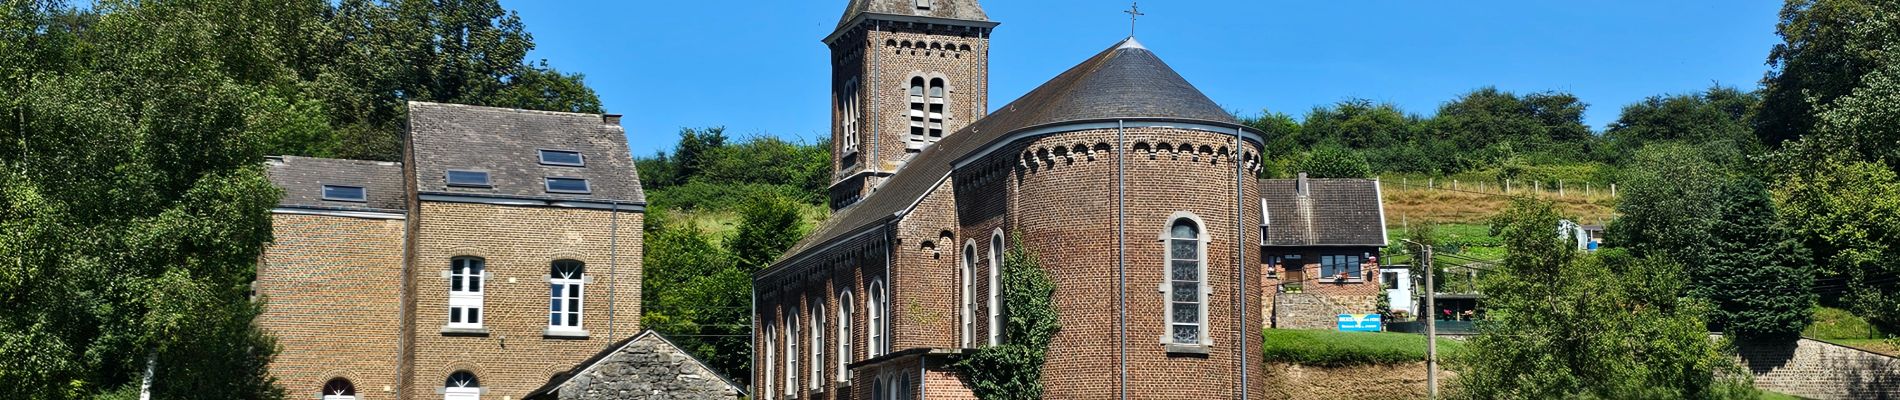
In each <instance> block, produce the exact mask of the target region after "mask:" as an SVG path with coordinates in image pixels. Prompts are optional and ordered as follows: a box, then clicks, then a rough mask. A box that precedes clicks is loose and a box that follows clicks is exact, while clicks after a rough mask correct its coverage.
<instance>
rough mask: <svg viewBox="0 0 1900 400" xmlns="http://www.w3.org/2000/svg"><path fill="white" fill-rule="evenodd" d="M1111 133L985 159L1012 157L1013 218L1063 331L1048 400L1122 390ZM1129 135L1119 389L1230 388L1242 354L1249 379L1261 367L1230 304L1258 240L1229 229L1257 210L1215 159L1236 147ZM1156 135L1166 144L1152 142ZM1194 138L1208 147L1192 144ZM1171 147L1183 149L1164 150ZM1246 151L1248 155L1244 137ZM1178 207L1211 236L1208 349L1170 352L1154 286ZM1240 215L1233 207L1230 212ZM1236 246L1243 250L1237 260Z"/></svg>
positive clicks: (1235, 301) (1253, 387)
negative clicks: (1052, 291) (1045, 277)
mask: <svg viewBox="0 0 1900 400" xmlns="http://www.w3.org/2000/svg"><path fill="white" fill-rule="evenodd" d="M1116 134H1117V132H1116V130H1114V129H1104V130H1086V131H1077V132H1069V133H1061V134H1055V135H1050V136H1045V137H1040V138H1037V139H1035V140H1033V141H1031V142H1028V143H1026V144H1024V145H1021V147H1019V148H1016V149H1015V150H1014V151H1011V152H999V153H993V154H991V155H990V156H989V157H996V158H1001V159H1004V160H1010V162H1011V163H1012V164H1013V163H1016V162H1017V161H1016V160H1021V161H1020V162H1021V166H1019V167H1016V169H1015V170H1013V171H1012V172H1011V175H1010V177H1009V178H1007V179H1006V181H1007V182H1009V183H1010V185H1011V187H1012V188H1011V189H1010V190H1008V191H1007V193H1009V196H1010V198H1009V201H1008V207H1009V209H1010V217H1009V218H1010V223H1011V225H1012V226H1013V227H1014V228H1015V230H1017V231H1020V232H1021V234H1020V236H1022V238H1023V240H1024V242H1025V244H1026V245H1027V246H1028V247H1029V248H1030V249H1031V250H1033V251H1035V252H1036V253H1037V254H1039V255H1040V256H1041V258H1042V262H1043V266H1044V267H1045V268H1048V269H1049V271H1050V273H1051V278H1052V279H1053V280H1054V281H1055V284H1056V296H1055V297H1056V307H1057V311H1058V312H1059V313H1060V318H1061V323H1062V331H1061V332H1060V333H1059V334H1058V335H1057V336H1056V338H1055V340H1054V342H1053V344H1052V345H1051V349H1050V354H1051V357H1050V358H1049V361H1048V365H1047V366H1046V367H1045V371H1047V375H1045V377H1044V384H1045V388H1046V390H1047V391H1046V392H1045V395H1046V396H1048V397H1050V398H1105V397H1112V396H1114V395H1115V394H1116V393H1117V391H1118V389H1119V388H1120V382H1119V381H1118V378H1119V374H1120V373H1121V371H1120V369H1119V368H1118V366H1119V365H1120V364H1121V363H1120V360H1119V357H1120V352H1121V348H1120V347H1119V344H1118V343H1117V342H1118V341H1117V340H1116V338H1117V337H1118V335H1119V334H1120V332H1119V325H1118V322H1119V321H1118V315H1117V312H1116V311H1117V310H1118V309H1119V308H1120V307H1119V304H1118V292H1119V290H1118V289H1119V287H1118V285H1120V284H1121V283H1120V282H1119V281H1118V271H1117V259H1118V258H1117V254H1116V252H1117V251H1118V249H1119V248H1120V247H1121V246H1118V242H1117V235H1116V222H1117V221H1116V220H1117V214H1118V211H1119V210H1118V209H1117V206H1116V200H1115V199H1116V198H1117V189H1116V187H1117V180H1116V175H1117V168H1116V157H1117V154H1116V152H1115V149H1114V148H1115V146H1116V142H1117V139H1116ZM1126 136H1127V139H1126V140H1127V143H1130V144H1131V147H1130V150H1129V152H1128V154H1127V156H1128V157H1127V160H1126V166H1125V170H1126V173H1127V176H1126V186H1127V188H1126V198H1127V207H1126V210H1127V213H1126V221H1127V227H1128V228H1127V237H1126V240H1127V242H1126V243H1123V244H1124V245H1125V246H1126V249H1127V255H1126V260H1127V264H1126V266H1127V269H1126V286H1125V287H1126V289H1127V296H1128V297H1127V301H1128V303H1127V305H1128V308H1127V310H1128V321H1127V347H1126V350H1127V365H1126V373H1127V384H1128V387H1127V393H1128V394H1129V395H1130V396H1133V397H1155V398H1228V397H1237V396H1236V394H1237V393H1236V392H1235V391H1236V390H1238V389H1239V387H1240V383H1239V379H1240V366H1241V365H1240V363H1242V362H1246V363H1248V367H1247V368H1248V369H1249V370H1250V371H1253V373H1254V375H1255V376H1256V377H1257V375H1258V372H1259V371H1261V368H1262V365H1261V364H1260V358H1259V357H1258V351H1259V348H1260V347H1259V346H1260V344H1261V342H1260V335H1259V334H1258V332H1259V329H1260V325H1259V320H1258V319H1256V318H1251V317H1242V315H1243V314H1241V313H1240V310H1239V309H1240V308H1241V306H1242V304H1245V303H1248V302H1249V300H1246V299H1248V298H1255V297H1253V296H1257V294H1253V293H1250V294H1249V295H1248V296H1247V297H1242V296H1241V294H1240V293H1239V291H1240V290H1241V289H1242V287H1243V286H1249V287H1246V288H1245V289H1246V290H1248V291H1250V292H1251V291H1253V290H1255V288H1254V287H1251V286H1252V284H1253V283H1254V281H1252V280H1250V279H1247V277H1253V276H1258V275H1259V274H1260V271H1259V270H1258V269H1257V268H1258V267H1259V265H1260V264H1259V253H1258V251H1257V250H1258V247H1256V246H1255V245H1254V243H1255V242H1254V241H1253V240H1255V239H1253V237H1254V236H1248V238H1247V239H1245V240H1243V239H1241V238H1238V237H1237V234H1239V233H1241V232H1242V230H1244V231H1246V232H1252V231H1254V230H1256V229H1257V228H1256V227H1257V226H1258V225H1259V218H1260V216H1259V214H1258V213H1259V207H1258V201H1257V200H1254V201H1242V202H1241V203H1242V204H1236V201H1239V200H1237V197H1236V193H1235V184H1234V177H1235V173H1236V171H1235V165H1234V164H1233V162H1232V160H1231V159H1230V158H1227V157H1217V156H1216V155H1217V154H1221V153H1223V152H1224V151H1225V150H1227V149H1231V148H1233V147H1234V146H1235V144H1234V143H1233V141H1232V140H1233V139H1232V138H1231V136H1225V135H1220V134H1215V133H1209V132H1202V131H1192V130H1182V129H1172V128H1131V129H1128V130H1127V132H1126ZM1163 143H1166V144H1167V145H1166V146H1165V147H1166V148H1168V149H1169V150H1166V151H1163V150H1160V149H1161V148H1163V146H1162V144H1163ZM1203 146H1205V148H1206V150H1208V151H1206V152H1203V151H1202V148H1203ZM1181 148H1185V149H1188V150H1187V151H1178V150H1175V149H1181ZM1243 148H1244V149H1245V150H1246V151H1249V152H1253V151H1257V147H1255V146H1254V145H1252V144H1248V145H1246V146H1245V147H1243ZM1241 189H1243V190H1245V192H1243V193H1240V194H1239V196H1240V198H1245V199H1258V198H1259V192H1258V187H1257V181H1255V180H1253V179H1245V180H1243V182H1242V183H1241ZM1237 207H1238V210H1236V208H1237ZM1177 212H1189V213H1192V214H1193V215H1195V216H1197V217H1198V218H1199V219H1200V221H1201V222H1202V223H1203V226H1202V230H1203V232H1204V234H1205V236H1206V237H1207V238H1208V242H1207V245H1206V257H1207V262H1208V263H1207V267H1206V269H1207V275H1206V277H1205V279H1206V281H1207V284H1208V287H1209V288H1210V292H1209V293H1208V295H1207V299H1208V305H1207V307H1208V312H1207V315H1208V319H1207V321H1206V322H1207V325H1206V329H1207V332H1208V334H1209V335H1210V338H1211V340H1212V342H1213V345H1212V346H1211V347H1210V348H1209V349H1208V351H1207V353H1208V354H1205V355H1179V354H1173V355H1171V354H1169V353H1167V352H1166V351H1165V348H1164V346H1163V345H1162V342H1161V338H1162V337H1163V336H1164V333H1165V332H1166V321H1164V319H1165V317H1164V315H1165V314H1164V312H1163V309H1164V301H1163V297H1162V293H1161V292H1159V291H1158V290H1157V288H1158V287H1160V285H1161V284H1162V283H1163V279H1165V277H1166V275H1165V267H1164V262H1163V255H1164V247H1163V246H1164V243H1163V242H1162V241H1161V240H1160V237H1161V235H1162V234H1163V233H1164V232H1166V230H1167V227H1168V226H1169V224H1170V222H1171V219H1170V217H1171V216H1172V215H1175V214H1176V213H1177ZM1237 212H1239V213H1242V215H1240V216H1239V218H1240V220H1239V221H1236V220H1235V218H1236V217H1237V216H1236V213H1237ZM1237 229H1240V230H1237ZM1237 245H1239V246H1244V247H1242V248H1241V249H1243V250H1244V251H1245V252H1246V258H1245V259H1244V260H1241V261H1240V262H1239V263H1238V264H1236V262H1235V257H1236V254H1235V250H1236V246H1237ZM1243 282H1245V284H1243ZM1248 306H1249V308H1251V304H1248ZM1244 315H1248V316H1251V315H1254V314H1252V313H1251V312H1249V313H1247V314H1244ZM1242 340H1245V341H1247V346H1246V348H1247V349H1246V350H1245V351H1242V350H1241V349H1240V346H1239V344H1240V341H1242ZM1263 382H1264V381H1262V380H1260V379H1252V380H1251V381H1250V382H1249V387H1248V388H1247V390H1249V391H1250V392H1252V394H1253V395H1255V396H1259V395H1263V394H1264V388H1265V387H1264V385H1262V383H1263Z"/></svg>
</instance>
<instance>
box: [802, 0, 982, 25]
mask: <svg viewBox="0 0 1900 400" xmlns="http://www.w3.org/2000/svg"><path fill="white" fill-rule="evenodd" d="M865 13H870V14H885V15H900V16H914V17H931V18H943V19H960V20H965V21H985V22H987V21H989V20H990V17H989V15H988V14H985V13H983V6H982V5H979V4H977V0H931V4H930V9H929V10H920V9H917V0H851V4H850V5H847V6H845V9H844V18H841V19H839V20H838V27H839V28H844V27H845V24H849V23H851V20H852V19H855V18H857V17H858V15H860V14H865Z"/></svg>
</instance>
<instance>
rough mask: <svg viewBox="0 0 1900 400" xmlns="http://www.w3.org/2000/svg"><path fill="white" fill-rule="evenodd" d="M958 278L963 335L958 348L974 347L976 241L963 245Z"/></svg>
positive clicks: (958, 266)
mask: <svg viewBox="0 0 1900 400" xmlns="http://www.w3.org/2000/svg"><path fill="white" fill-rule="evenodd" d="M957 272H958V274H957V275H958V277H960V278H962V286H961V289H962V290H961V292H962V295H963V296H962V300H963V302H962V303H960V304H962V306H963V307H962V311H963V313H962V314H961V315H962V316H963V319H962V322H963V325H962V327H963V330H962V331H961V332H962V333H963V335H962V336H960V339H959V340H960V341H959V342H958V343H960V346H962V347H965V348H969V347H976V241H974V240H972V241H970V242H969V243H967V244H964V245H963V258H962V259H961V262H960V263H958V264H957Z"/></svg>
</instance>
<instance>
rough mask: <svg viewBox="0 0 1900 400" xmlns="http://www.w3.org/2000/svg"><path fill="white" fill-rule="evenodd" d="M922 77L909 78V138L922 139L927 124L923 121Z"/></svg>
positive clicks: (924, 107)
mask: <svg viewBox="0 0 1900 400" xmlns="http://www.w3.org/2000/svg"><path fill="white" fill-rule="evenodd" d="M926 109H927V106H926V105H925V100H924V78H923V77H921V76H919V77H911V78H910V136H911V140H914V141H921V140H924V136H925V132H926V131H927V130H928V129H927V127H928V124H927V123H926V122H925V120H926V119H925V116H926V114H925V110H926Z"/></svg>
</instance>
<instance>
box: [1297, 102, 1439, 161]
mask: <svg viewBox="0 0 1900 400" xmlns="http://www.w3.org/2000/svg"><path fill="white" fill-rule="evenodd" d="M1417 123H1418V121H1417V118H1416V117H1413V116H1410V115H1406V114H1405V112H1404V111H1400V110H1399V108H1398V106H1395V105H1392V104H1391V103H1379V104H1374V103H1373V102H1372V101H1371V100H1366V99H1347V100H1344V101H1340V102H1339V103H1338V104H1335V105H1333V106H1332V107H1314V108H1313V110H1312V111H1310V112H1308V113H1307V114H1306V123H1305V125H1303V126H1302V127H1301V128H1300V130H1299V132H1300V135H1299V137H1300V142H1301V143H1302V144H1305V145H1307V147H1309V148H1312V147H1323V146H1345V147H1349V148H1354V149H1365V148H1381V147H1386V146H1391V145H1393V144H1396V143H1398V142H1399V140H1400V138H1404V137H1406V136H1409V134H1410V133H1412V130H1413V129H1414V128H1415V127H1416V126H1417Z"/></svg>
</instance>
